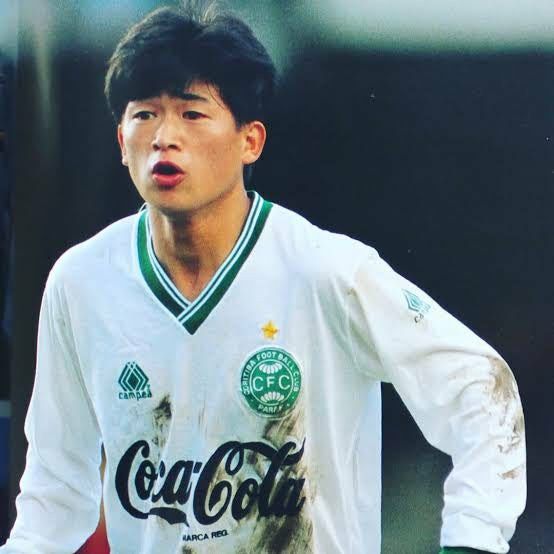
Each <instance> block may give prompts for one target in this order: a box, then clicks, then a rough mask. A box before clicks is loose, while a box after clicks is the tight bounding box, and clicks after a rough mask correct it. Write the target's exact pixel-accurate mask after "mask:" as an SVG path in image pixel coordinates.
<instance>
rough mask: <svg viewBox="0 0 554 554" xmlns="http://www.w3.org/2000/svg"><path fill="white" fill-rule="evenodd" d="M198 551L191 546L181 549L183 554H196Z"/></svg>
mask: <svg viewBox="0 0 554 554" xmlns="http://www.w3.org/2000/svg"><path fill="white" fill-rule="evenodd" d="M195 552H196V550H194V548H191V547H190V546H183V548H182V549H181V554H195Z"/></svg>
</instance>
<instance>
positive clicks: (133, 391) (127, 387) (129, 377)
mask: <svg viewBox="0 0 554 554" xmlns="http://www.w3.org/2000/svg"><path fill="white" fill-rule="evenodd" d="M117 382H118V383H119V386H120V387H121V388H122V391H121V392H120V393H119V399H120V400H129V399H131V398H134V399H136V400H140V399H141V398H152V393H151V392H150V383H149V380H148V377H147V376H146V373H144V371H142V369H141V368H140V366H139V365H138V364H137V363H136V362H127V363H126V364H125V366H124V368H123V370H122V371H121V375H120V376H119V379H118V380H117Z"/></svg>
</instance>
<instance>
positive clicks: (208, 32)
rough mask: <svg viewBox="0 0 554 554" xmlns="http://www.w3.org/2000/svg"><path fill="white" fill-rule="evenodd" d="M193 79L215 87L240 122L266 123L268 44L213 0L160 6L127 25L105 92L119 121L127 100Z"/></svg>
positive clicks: (271, 78) (271, 74) (270, 83)
mask: <svg viewBox="0 0 554 554" xmlns="http://www.w3.org/2000/svg"><path fill="white" fill-rule="evenodd" d="M193 81H201V82H205V83H208V84H212V85H214V86H215V87H216V88H217V90H218V92H219V94H220V96H221V98H222V100H223V101H224V102H225V104H226V105H227V106H228V108H229V110H230V111H231V113H232V114H233V117H234V119H235V122H236V124H237V126H239V127H240V126H242V125H243V124H244V123H247V122H250V121H255V120H259V121H263V120H264V119H265V118H266V117H267V110H268V108H269V104H270V103H271V100H272V98H273V96H274V93H275V84H276V71H275V66H274V65H273V62H272V60H271V58H270V56H269V54H268V53H267V51H266V49H265V48H264V46H263V45H262V44H261V43H260V42H259V41H258V39H257V38H256V37H255V36H254V33H253V32H252V30H251V29H250V27H248V25H247V24H246V23H244V22H243V21H242V20H240V19H239V18H237V17H235V16H233V15H231V14H227V13H223V12H221V11H219V10H218V9H217V8H216V7H215V5H214V4H211V5H209V6H208V7H205V6H204V7H198V5H195V4H194V3H191V2H189V3H188V5H184V6H183V7H180V8H177V7H163V8H159V9H157V10H155V11H153V12H151V13H150V14H149V15H147V16H146V17H145V18H144V19H143V20H142V21H140V22H139V23H137V24H135V25H134V26H133V27H131V28H130V29H129V31H128V32H127V34H126V35H125V36H124V37H123V38H122V39H121V41H120V42H119V44H118V45H117V47H116V49H115V51H114V53H113V55H112V57H111V58H110V60H109V64H108V71H107V73H106V80H105V87H104V92H105V94H106V99H107V101H108V105H109V107H110V110H111V112H112V114H113V116H114V118H115V120H116V122H120V121H121V118H122V116H123V114H124V112H125V109H126V107H127V104H128V103H129V102H130V101H132V100H142V99H144V98H151V97H153V96H158V95H160V94H161V93H163V92H165V93H167V94H171V95H174V96H178V95H179V93H181V92H182V91H183V90H184V89H186V88H187V87H188V86H190V84H191V83H192V82H193Z"/></svg>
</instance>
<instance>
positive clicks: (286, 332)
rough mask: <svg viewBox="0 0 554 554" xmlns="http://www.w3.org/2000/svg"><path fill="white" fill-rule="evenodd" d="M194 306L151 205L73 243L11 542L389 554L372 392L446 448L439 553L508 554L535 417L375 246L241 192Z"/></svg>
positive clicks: (48, 332) (48, 334)
mask: <svg viewBox="0 0 554 554" xmlns="http://www.w3.org/2000/svg"><path fill="white" fill-rule="evenodd" d="M250 196H251V199H252V206H251V209H250V212H249V215H248V218H247V220H246V223H245V225H244V228H243V230H242V232H241V234H240V236H239V238H238V240H237V243H236V245H235V246H234V248H233V250H232V251H231V253H230V254H229V255H228V257H227V258H226V260H225V261H224V263H223V264H222V265H221V267H220V268H219V270H218V271H217V273H216V274H215V275H214V276H213V278H212V279H211V281H210V282H209V284H208V285H207V286H206V287H205V288H204V290H203V292H202V293H201V294H200V295H199V296H198V297H197V298H196V299H195V300H193V301H191V300H188V299H187V298H185V297H184V296H183V295H182V294H181V293H180V292H179V290H177V288H176V287H175V286H174V285H173V284H172V282H171V279H170V278H169V277H168V275H167V273H166V272H165V271H164V269H163V267H162V266H161V264H160V263H159V261H158V260H157V259H156V255H155V253H154V250H153V246H152V239H151V234H150V228H149V222H148V217H149V213H148V209H145V210H143V211H141V212H140V213H139V214H137V215H135V216H132V217H128V218H126V219H123V220H121V221H119V222H116V223H114V224H113V225H111V226H110V227H108V228H107V229H105V230H104V231H102V232H101V233H99V234H98V235H97V236H95V237H93V238H92V239H90V240H88V241H86V242H84V243H83V244H80V245H78V246H76V247H74V248H72V249H70V250H69V251H68V252H66V253H65V254H64V255H63V256H62V257H61V258H60V260H59V261H58V262H57V263H56V265H55V266H54V268H53V270H52V272H51V274H50V276H49V279H48V283H47V286H46V291H45V294H44V300H43V305H42V310H41V316H40V326H39V338H38V362H37V372H36V381H35V388H34V392H33V397H32V401H31V404H30V408H29V412H28V416H27V420H26V427H25V430H26V435H27V438H28V441H29V450H28V455H27V465H26V469H25V473H24V476H23V478H22V481H21V494H20V495H19V497H18V499H17V510H18V515H17V521H16V524H15V526H14V528H13V530H12V534H11V537H10V539H9V540H8V543H7V545H6V546H5V547H4V548H1V549H0V552H2V553H3V554H4V553H6V554H7V553H23V552H40V553H41V554H46V553H56V554H60V553H72V552H74V551H75V550H77V549H78V548H79V547H80V546H81V545H82V544H83V542H84V541H85V540H86V539H87V537H88V536H89V535H90V534H91V533H92V532H93V530H94V529H95V527H96V525H97V522H98V515H99V502H100V497H101V493H102V491H101V482H100V478H99V469H98V467H99V463H100V447H101V444H103V445H104V448H105V452H106V460H107V463H106V472H105V477H104V484H103V494H104V503H105V513H106V522H107V532H108V540H109V542H110V545H111V551H112V553H114V554H127V553H128V554H138V553H143V554H147V553H163V554H165V553H168V554H177V553H179V554H184V553H248V554H250V553H259V554H264V553H267V554H270V553H298V552H302V553H306V554H308V553H317V554H340V553H345V554H346V553H348V554H358V553H360V554H361V553H364V554H368V553H370V554H372V553H378V552H380V540H381V539H380V509H381V507H380V506H381V498H380V494H381V469H380V459H381V428H380V426H381V420H380V418H381V415H380V413H381V398H380V382H382V381H386V382H391V383H392V384H393V385H394V386H395V387H396V390H397V391H398V393H399V394H400V396H401V397H402V399H403V401H404V402H405V404H406V406H407V407H408V409H409V410H410V412H411V414H412V415H413V417H414V418H415V420H416V421H417V423H418V425H419V426H420V428H421V430H422V432H423V433H424V435H425V437H426V439H427V440H428V441H429V442H430V443H431V444H432V445H434V446H436V447H437V448H440V449H441V450H443V451H444V452H446V453H448V454H449V455H451V456H452V459H453V470H452V472H451V473H450V475H449V477H448V478H447V480H446V483H445V490H444V511H443V526H442V533H441V542H442V544H444V545H466V546H470V547H474V548H479V549H483V550H487V551H490V552H499V553H500V552H507V550H508V545H507V541H508V540H509V539H510V537H511V536H512V534H513V531H514V528H515V522H516V519H517V517H518V515H519V514H520V513H521V512H522V510H523V508H524V504H525V442H524V430H523V416H522V411H521V405H520V401H519V396H518V392H517V387H516V384H515V381H514V379H513V377H512V374H511V372H510V370H509V369H508V367H507V365H506V364H505V362H504V361H503V360H502V359H501V358H500V357H499V355H498V354H497V353H496V352H495V351H494V350H493V349H492V348H491V347H490V346H488V345H487V344H485V343H484V342H483V341H482V340H481V339H479V338H478V337H477V336H475V335H474V334H473V333H472V332H471V331H470V330H468V329H467V328H466V327H465V326H463V325H462V324H461V323H460V322H458V321H456V320H455V319H454V318H453V317H452V316H450V315H449V314H448V313H446V312H445V311H444V310H443V309H442V308H441V307H440V306H438V305H437V304H436V303H435V302H434V301H433V300H432V299H431V298H429V296H427V294H425V293H424V292H422V291H421V290H420V289H418V288H417V287H416V286H414V285H413V284H411V283H410V282H408V281H406V280H405V279H403V278H402V277H400V276H399V275H398V274H396V273H395V272H394V271H393V270H392V269H391V268H390V267H389V266H388V265H387V264H386V263H385V262H383V261H382V260H381V259H380V258H379V256H378V255H377V253H376V252H375V251H374V250H373V249H371V248H369V247H368V246H365V245H363V244H361V243H359V242H357V241H355V240H352V239H350V238H348V237H345V236H341V235H336V234H333V233H329V232H326V231H322V230H321V229H318V228H317V227H315V226H313V225H311V224H310V223H308V222H307V221H306V220H304V219H303V218H302V217H300V216H299V215H297V214H294V213H292V212H290V211H288V210H286V209H284V208H282V207H280V206H277V205H272V204H270V203H268V202H266V201H264V200H263V199H262V198H261V197H260V196H259V195H257V194H256V193H250Z"/></svg>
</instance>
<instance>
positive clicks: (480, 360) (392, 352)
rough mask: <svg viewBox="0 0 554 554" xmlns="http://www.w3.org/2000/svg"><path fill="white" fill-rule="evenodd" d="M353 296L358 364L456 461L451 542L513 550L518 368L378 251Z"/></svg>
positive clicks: (521, 498) (519, 444)
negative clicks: (389, 390) (386, 384)
mask: <svg viewBox="0 0 554 554" xmlns="http://www.w3.org/2000/svg"><path fill="white" fill-rule="evenodd" d="M348 298H349V299H350V302H349V316H350V321H351V327H350V329H351V341H352V349H353V355H354V358H355V359H356V361H357V365H358V367H359V368H360V370H361V371H364V372H366V373H369V374H370V375H371V376H372V377H373V378H376V379H380V380H382V381H386V382H390V383H392V384H393V385H394V387H395V388H396V390H397V391H398V393H399V395H400V397H401V398H402V400H403V402H404V403H405V404H406V406H407V407H408V409H409V410H410V412H411V414H412V416H413V417H414V419H415V420H416V422H417V424H418V425H419V427H420V429H421V431H422V432H423V434H424V436H425V438H426V439H427V440H428V441H429V443H430V444H432V445H433V446H435V447H436V448H439V449H440V450H442V451H443V452H445V453H447V454H449V455H450V456H451V457H452V462H453V469H452V471H451V473H450V475H449V476H448V478H447V479H446V482H445V486H444V510H443V514H442V516H443V524H442V530H441V544H442V545H444V546H451V547H458V549H459V548H462V547H471V548H474V549H477V550H481V551H485V552H493V553H504V552H507V551H508V548H509V547H508V541H509V540H510V538H511V537H512V535H513V533H514V530H515V524H516V520H517V517H518V516H519V515H520V514H521V512H522V511H523V508H524V506H525V496H526V483H525V439H524V426H523V413H522V409H521V403H520V399H519V394H518V390H517V386H516V383H515V380H514V378H513V376H512V373H511V371H510V369H509V368H508V366H507V365H506V363H505V362H504V360H502V358H501V357H500V356H499V355H498V354H497V353H496V352H495V351H494V350H493V349H492V348H491V347H490V346H488V345H487V344H486V343H484V342H483V341H482V340H481V339H479V338H478V337H477V336H476V335H475V334H473V333H472V332H471V331H470V330H469V329H467V328H466V327H465V326H464V325H462V324H461V323H460V322H458V321H457V320H455V319H454V318H453V317H452V316H450V315H449V314H447V313H446V312H445V311H444V310H443V309H442V308H441V307H440V306H438V305H437V304H436V303H435V302H434V301H433V300H431V299H430V298H429V297H428V296H427V295H426V294H425V293H423V292H422V291H420V290H419V289H418V288H417V287H415V286H414V285H413V284H411V283H409V282H408V281H406V280H405V279H403V278H402V277H400V276H399V275H398V274H396V273H395V272H394V271H393V270H392V269H391V268H390V267H389V266H388V265H387V264H386V263H384V262H383V261H382V260H381V259H380V258H379V257H378V256H377V255H376V254H371V253H370V254H369V255H368V256H367V257H366V258H365V259H364V261H363V262H362V263H361V265H360V267H359V269H358V271H357V273H356V275H355V277H354V282H353V284H352V288H351V291H350V294H349V295H348ZM459 551H460V550H456V549H455V550H453V551H452V552H456V553H457V552H459ZM444 552H449V551H448V550H445V551H444ZM462 552H463V550H462ZM469 552H471V550H469Z"/></svg>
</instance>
